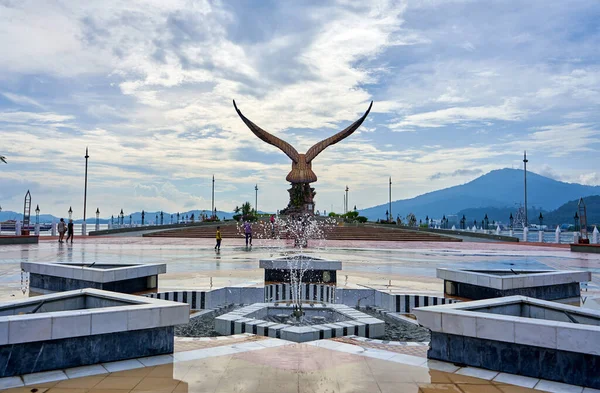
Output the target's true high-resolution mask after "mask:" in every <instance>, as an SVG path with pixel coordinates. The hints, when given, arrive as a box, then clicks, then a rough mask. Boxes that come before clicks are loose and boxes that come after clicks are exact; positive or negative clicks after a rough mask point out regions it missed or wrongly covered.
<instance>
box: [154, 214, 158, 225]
mask: <svg viewBox="0 0 600 393" xmlns="http://www.w3.org/2000/svg"><path fill="white" fill-rule="evenodd" d="M154 224H155V225H158V213H156V218H155V219H154Z"/></svg>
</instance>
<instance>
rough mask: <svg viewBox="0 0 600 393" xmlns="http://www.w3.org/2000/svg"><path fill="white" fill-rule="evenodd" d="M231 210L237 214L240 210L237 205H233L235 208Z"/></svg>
mask: <svg viewBox="0 0 600 393" xmlns="http://www.w3.org/2000/svg"><path fill="white" fill-rule="evenodd" d="M233 212H234V213H235V214H239V212H240V207H239V206H236V207H235V209H233Z"/></svg>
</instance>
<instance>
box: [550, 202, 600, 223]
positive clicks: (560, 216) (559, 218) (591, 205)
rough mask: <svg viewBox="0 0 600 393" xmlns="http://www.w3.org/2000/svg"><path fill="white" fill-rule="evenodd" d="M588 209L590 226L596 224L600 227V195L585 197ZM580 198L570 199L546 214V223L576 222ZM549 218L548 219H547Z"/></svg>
mask: <svg viewBox="0 0 600 393" xmlns="http://www.w3.org/2000/svg"><path fill="white" fill-rule="evenodd" d="M583 201H584V202H585V206H586V210H587V222H588V225H589V226H593V225H596V226H598V227H600V195H593V196H588V197H585V198H583ZM578 203H579V199H575V200H572V201H569V202H567V203H565V204H564V205H562V206H561V207H559V208H558V209H556V210H553V211H551V212H548V213H547V214H545V220H544V223H546V222H547V223H548V224H552V225H561V224H569V225H572V224H573V222H574V219H573V216H575V212H576V211H577V204H578ZM546 220H547V221H546Z"/></svg>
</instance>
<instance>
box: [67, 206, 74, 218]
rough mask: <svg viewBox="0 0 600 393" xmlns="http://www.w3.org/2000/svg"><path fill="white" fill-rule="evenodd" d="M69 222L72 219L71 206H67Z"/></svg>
mask: <svg viewBox="0 0 600 393" xmlns="http://www.w3.org/2000/svg"><path fill="white" fill-rule="evenodd" d="M68 213H69V220H70V219H71V218H72V217H73V209H71V206H69V211H68Z"/></svg>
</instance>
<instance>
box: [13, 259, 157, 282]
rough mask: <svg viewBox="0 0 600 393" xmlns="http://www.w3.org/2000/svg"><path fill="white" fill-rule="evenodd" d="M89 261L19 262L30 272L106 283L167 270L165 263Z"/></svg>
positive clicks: (22, 267) (153, 274) (154, 274)
mask: <svg viewBox="0 0 600 393" xmlns="http://www.w3.org/2000/svg"><path fill="white" fill-rule="evenodd" d="M90 265H91V263H80V264H77V263H71V262H70V263H68V264H67V263H43V262H21V269H23V270H24V271H26V272H29V273H31V274H40V275H46V276H53V277H64V278H70V279H75V280H83V281H92V282H98V283H108V282H113V281H122V280H129V279H134V278H140V277H147V276H156V275H159V274H163V273H166V272H167V265H166V264H165V263H139V264H137V263H128V264H126V265H123V266H122V267H114V268H111V269H99V268H94V267H93V266H91V267H90ZM98 265H111V266H112V265H118V264H116V263H99V264H98Z"/></svg>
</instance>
